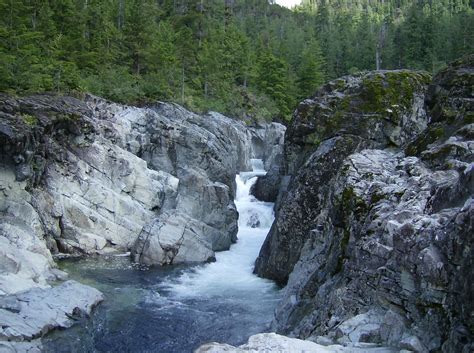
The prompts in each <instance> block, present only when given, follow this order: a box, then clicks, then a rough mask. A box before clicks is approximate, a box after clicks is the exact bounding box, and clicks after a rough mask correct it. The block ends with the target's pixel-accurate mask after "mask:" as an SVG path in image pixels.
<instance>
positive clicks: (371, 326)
mask: <svg viewBox="0 0 474 353" xmlns="http://www.w3.org/2000/svg"><path fill="white" fill-rule="evenodd" d="M399 74H401V73H399ZM377 75H379V74H378V73H375V74H368V76H365V78H371V77H372V78H374V77H375V78H376V77H377ZM382 75H385V78H387V77H388V76H387V74H386V73H382ZM403 75H405V74H403ZM410 75H411V74H409V75H408V76H410ZM414 75H415V76H414V77H413V78H412V79H410V80H412V81H409V82H407V84H412V83H413V82H414V81H413V80H415V78H416V75H417V74H414ZM377 80H378V82H385V81H384V79H383V78H379V79H377ZM377 80H376V81H377ZM338 82H339V84H338ZM402 82H403V80H401V81H400V83H402ZM340 83H343V85H340ZM391 84H393V82H392V83H391V82H390V80H387V82H386V87H387V88H388V87H390V85H391ZM367 85H369V87H366V88H364V87H363V86H367ZM370 85H371V82H370V81H367V80H366V79H362V82H361V81H360V77H356V78H345V79H343V81H340V80H338V81H335V82H333V83H331V84H329V85H328V86H327V87H325V88H323V89H322V90H321V91H320V92H319V94H318V95H317V96H316V97H314V98H312V99H311V100H307V101H304V102H303V103H302V105H301V106H300V108H299V111H298V112H297V114H296V116H295V120H294V121H293V123H292V125H291V127H290V129H289V131H288V134H287V136H288V138H287V140H286V141H285V151H286V160H285V163H284V164H285V166H286V168H287V172H291V173H293V174H294V175H293V177H292V180H291V181H290V183H289V186H288V188H287V192H286V194H283V196H281V195H279V197H282V200H281V202H280V207H279V209H278V210H277V219H276V222H275V224H274V226H273V228H272V230H271V233H270V235H269V237H268V238H267V240H266V242H265V245H264V247H263V249H262V251H261V254H260V257H259V259H258V260H257V263H256V265H257V273H258V274H260V275H262V276H265V277H269V278H273V279H276V280H277V281H279V282H280V283H281V284H286V287H285V289H284V294H283V299H282V301H281V303H280V304H279V306H278V308H277V311H276V316H275V320H274V322H273V324H272V328H273V329H274V330H276V331H277V332H279V333H282V334H289V335H292V336H296V337H299V338H311V339H313V338H314V339H316V338H317V337H327V338H328V339H330V340H331V341H333V342H338V343H344V344H349V343H351V344H352V343H356V342H359V343H364V344H382V345H387V346H395V347H397V348H399V349H402V350H403V349H405V350H410V351H415V352H427V351H444V352H470V351H472V350H473V348H474V343H473V342H474V336H473V332H474V321H473V316H472V313H473V312H474V300H473V298H474V290H473V283H474V272H473V271H472V261H473V260H472V259H473V258H474V253H473V251H474V250H473V249H474V247H473V237H472V234H474V225H473V220H474V182H473V177H474V175H473V172H474V169H473V167H472V166H473V163H474V134H473V126H472V124H473V114H472V112H473V111H474V105H473V104H474V100H473V98H472V87H473V85H474V57H473V56H470V57H467V58H466V59H464V61H459V62H456V63H454V64H453V65H451V66H450V67H448V68H447V69H446V70H444V71H442V72H441V73H440V74H439V75H437V76H436V77H435V78H434V79H433V81H432V83H431V85H430V86H429V88H428V90H426V88H425V87H424V86H423V84H422V85H418V86H417V85H415V86H413V87H414V90H413V91H410V92H411V93H410V94H412V99H410V100H407V99H404V98H403V97H399V98H403V99H402V101H401V103H403V104H401V106H400V107H397V108H398V109H402V110H401V111H400V110H398V112H399V113H400V112H402V114H401V115H397V116H403V117H404V118H402V119H401V120H398V122H399V127H400V128H395V127H394V126H392V128H391V129H386V128H384V127H383V125H384V124H386V123H388V120H390V116H388V115H387V116H385V117H384V116H383V114H382V115H381V112H380V111H379V112H378V113H377V114H378V115H377V116H378V118H382V120H378V122H377V121H374V120H371V119H372V115H369V116H367V109H368V108H373V107H374V106H375V104H374V103H375V102H376V101H378V102H382V103H385V105H384V106H383V107H385V108H386V109H390V110H392V108H391V105H388V103H389V101H390V100H391V99H392V98H393V94H392V93H390V90H387V91H383V90H382V91H380V92H382V93H383V94H384V96H385V98H380V99H378V98H377V99H376V100H375V101H374V99H372V97H371V96H367V95H364V94H363V92H364V91H367V90H368V91H372V92H374V93H375V91H374V90H373V89H371V88H370ZM426 91H427V92H428V93H427V95H426V102H425V104H423V99H421V100H420V99H419V98H420V97H423V95H424V94H425V92H426ZM405 92H407V90H405ZM347 97H349V98H350V99H349V100H345V98H347ZM405 98H407V97H405ZM354 100H355V101H354ZM331 102H332V103H333V104H329V103H331ZM385 108H384V109H385ZM341 109H342V113H343V114H342V115H343V116H345V117H346V118H347V120H337V115H338V114H337V111H338V110H341ZM348 110H349V112H350V114H347V112H348ZM403 111H404V112H405V113H403ZM392 113H393V110H392V112H388V111H387V114H392ZM331 119H336V120H335V121H333V120H331ZM364 119H368V120H365V122H364ZM407 119H408V120H407ZM367 122H368V123H367ZM405 129H406V130H405ZM387 132H389V133H387ZM321 137H322V139H321ZM295 151H298V153H302V155H301V154H298V153H296V152H295ZM280 194H281V193H280Z"/></svg>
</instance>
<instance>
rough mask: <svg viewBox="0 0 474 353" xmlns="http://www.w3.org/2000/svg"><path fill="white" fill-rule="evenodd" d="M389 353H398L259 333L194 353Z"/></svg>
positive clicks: (204, 346) (209, 345) (208, 346)
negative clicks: (238, 342) (237, 342)
mask: <svg viewBox="0 0 474 353" xmlns="http://www.w3.org/2000/svg"><path fill="white" fill-rule="evenodd" d="M222 352H227V353H247V352H252V353H260V352H261V353H264V352H277V353H301V352H304V353H363V352H369V353H391V352H398V350H393V349H391V348H385V347H364V348H359V347H344V346H341V345H329V346H324V345H321V344H317V343H314V342H311V341H305V340H300V339H297V338H290V337H286V336H281V335H278V334H276V333H260V334H258V335H254V336H251V337H250V338H249V341H248V343H247V344H244V345H242V346H239V347H234V346H231V345H228V344H221V343H215V342H213V343H207V344H204V345H202V346H201V347H199V348H198V349H197V350H196V351H195V352H194V353H222Z"/></svg>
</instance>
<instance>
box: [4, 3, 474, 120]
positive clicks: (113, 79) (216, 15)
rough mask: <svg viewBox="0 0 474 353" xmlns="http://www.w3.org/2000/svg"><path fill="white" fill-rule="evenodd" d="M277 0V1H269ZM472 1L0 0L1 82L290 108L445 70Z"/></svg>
mask: <svg viewBox="0 0 474 353" xmlns="http://www.w3.org/2000/svg"><path fill="white" fill-rule="evenodd" d="M270 2H271V1H270ZM473 7H474V2H473V1H472V0H436V1H434V0H418V1H411V0H410V1H408V0H304V1H303V4H302V5H301V6H300V7H298V8H297V9H296V11H290V10H288V9H285V8H282V7H280V6H278V5H274V4H271V3H269V2H268V1H266V0H100V1H99V0H50V1H47V0H0V14H1V15H0V16H1V17H0V91H4V92H9V93H17V94H25V93H32V92H42V91H58V92H68V93H71V92H91V93H94V94H97V95H100V96H104V97H107V98H110V99H112V100H115V101H119V102H127V103H142V102H146V101H150V100H156V99H161V100H169V101H175V102H178V103H182V104H184V105H186V106H187V107H189V108H191V109H194V110H198V111H200V110H208V109H212V110H218V111H221V112H223V113H226V114H229V115H231V116H236V117H240V118H245V119H250V118H253V117H255V116H258V117H260V118H265V119H275V118H288V117H289V115H290V113H291V111H292V110H293V109H294V106H295V104H296V102H297V101H298V99H301V98H302V97H305V96H308V95H310V94H311V93H312V92H313V91H314V90H315V89H316V88H317V87H318V86H319V85H320V84H321V83H323V82H324V81H325V80H327V79H331V78H334V77H337V76H340V75H343V74H346V73H351V72H355V71H359V70H373V69H376V68H380V69H395V68H414V69H424V70H427V71H430V72H435V71H437V70H439V69H440V68H442V67H443V66H444V65H445V64H446V63H447V62H449V61H450V60H452V59H454V58H457V57H459V56H462V55H464V54H466V53H471V52H473V51H474V49H473V47H474V44H473V43H474V37H473V33H474V10H473Z"/></svg>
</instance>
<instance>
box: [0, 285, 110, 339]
mask: <svg viewBox="0 0 474 353" xmlns="http://www.w3.org/2000/svg"><path fill="white" fill-rule="evenodd" d="M102 300H103V296H102V294H101V293H100V292H99V291H98V290H97V289H94V288H91V287H89V286H85V285H82V284H80V283H77V282H75V281H67V282H64V283H63V284H61V285H59V286H57V287H53V288H34V289H30V290H28V291H25V292H22V293H18V294H15V295H10V296H0V340H7V341H15V342H21V341H30V340H32V339H35V338H39V337H42V336H43V335H45V334H46V333H47V332H49V331H51V330H53V329H57V328H68V327H70V326H72V325H73V324H74V320H77V319H79V318H81V317H86V316H88V315H90V314H91V311H92V309H93V308H94V307H95V306H96V305H97V304H99V303H100V302H101V301H102ZM0 348H1V345H0Z"/></svg>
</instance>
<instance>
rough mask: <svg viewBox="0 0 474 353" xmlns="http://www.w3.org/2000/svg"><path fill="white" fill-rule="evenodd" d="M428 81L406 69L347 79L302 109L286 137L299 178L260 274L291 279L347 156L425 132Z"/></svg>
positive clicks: (290, 164) (290, 169) (289, 168)
mask: <svg viewBox="0 0 474 353" xmlns="http://www.w3.org/2000/svg"><path fill="white" fill-rule="evenodd" d="M428 82H429V76H428V75H427V74H425V73H421V72H409V71H387V72H385V71H377V72H371V73H365V74H360V75H358V76H347V77H343V78H341V79H338V80H336V81H332V82H330V83H329V84H327V85H326V86H323V87H322V88H321V90H320V91H319V92H318V93H317V94H316V96H314V97H313V98H311V99H306V100H304V101H303V102H302V103H301V104H300V105H299V107H298V109H297V110H296V112H295V114H294V117H293V120H292V122H291V124H290V127H289V128H288V131H287V133H286V137H285V157H286V159H285V163H284V166H285V167H286V173H289V174H292V175H294V177H293V179H294V180H293V181H292V182H291V184H290V186H289V189H288V194H287V197H286V198H284V199H283V200H281V202H279V209H278V210H277V211H278V217H277V219H276V221H275V223H274V225H273V227H272V229H271V230H270V235H269V236H268V237H267V239H266V241H265V243H264V245H263V247H262V250H261V252H260V255H259V257H258V259H257V262H256V266H255V271H256V273H257V274H258V275H260V276H264V277H267V278H270V279H273V280H275V281H277V282H278V283H279V284H281V285H284V284H285V283H286V282H287V280H288V276H289V274H290V273H291V271H292V269H293V267H294V265H295V264H296V262H297V261H298V259H299V257H300V252H301V249H302V247H303V245H304V244H305V242H306V241H307V240H308V238H309V234H310V230H311V229H314V228H315V227H317V226H318V224H317V223H315V221H316V217H317V216H318V214H319V213H320V211H321V207H322V206H323V203H322V202H321V200H322V199H323V198H324V197H326V196H325V195H327V194H328V192H329V187H330V181H331V179H332V178H334V176H335V175H336V174H337V171H338V170H339V168H340V167H341V166H342V163H343V161H344V159H345V158H346V157H347V156H349V155H350V154H351V153H354V152H357V151H360V150H362V149H364V148H385V147H394V146H403V145H405V144H406V143H408V142H409V141H410V140H411V139H413V138H414V137H416V136H417V134H419V133H420V132H422V131H423V130H424V129H425V128H426V126H427V124H428V117H427V116H426V113H425V111H424V104H423V97H424V94H425V91H426V89H427V84H428Z"/></svg>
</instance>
